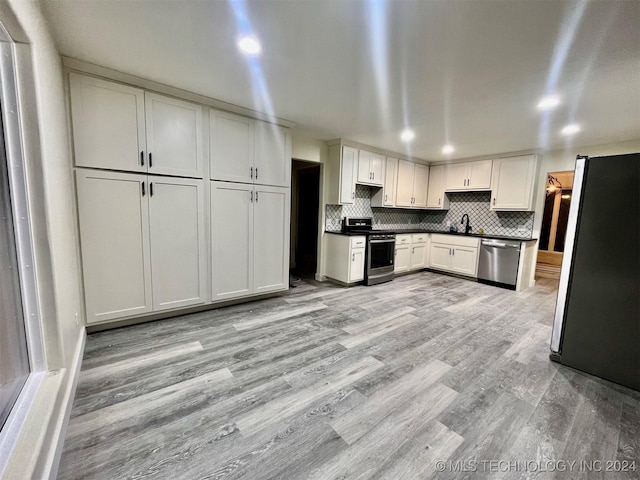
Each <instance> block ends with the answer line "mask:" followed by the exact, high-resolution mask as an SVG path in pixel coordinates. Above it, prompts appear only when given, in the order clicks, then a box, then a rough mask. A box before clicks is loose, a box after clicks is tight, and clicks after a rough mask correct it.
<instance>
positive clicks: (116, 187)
mask: <svg viewBox="0 0 640 480" xmlns="http://www.w3.org/2000/svg"><path fill="white" fill-rule="evenodd" d="M76 185H77V193H78V213H79V225H80V240H81V254H82V269H83V277H84V291H85V301H86V309H87V322H88V323H99V322H103V321H108V320H113V319H117V318H123V317H130V316H135V315H140V314H143V313H148V312H155V311H163V310H168V309H173V308H179V307H185V306H192V305H199V304H203V303H205V301H206V296H207V295H206V291H207V287H206V282H207V273H206V268H203V267H204V266H205V265H206V257H207V255H206V241H205V213H204V192H203V183H202V181H201V180H190V179H183V178H171V177H156V176H147V175H143V174H131V173H117V172H105V171H98V170H89V169H77V171H76Z"/></svg>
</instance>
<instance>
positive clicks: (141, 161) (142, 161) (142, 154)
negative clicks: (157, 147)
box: [140, 150, 144, 167]
mask: <svg viewBox="0 0 640 480" xmlns="http://www.w3.org/2000/svg"><path fill="white" fill-rule="evenodd" d="M140 166H142V167H144V150H143V151H141V152H140Z"/></svg>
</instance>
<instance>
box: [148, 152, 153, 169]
mask: <svg viewBox="0 0 640 480" xmlns="http://www.w3.org/2000/svg"><path fill="white" fill-rule="evenodd" d="M149 167H153V157H152V156H151V152H149Z"/></svg>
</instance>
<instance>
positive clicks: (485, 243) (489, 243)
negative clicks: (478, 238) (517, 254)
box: [482, 240, 520, 249]
mask: <svg viewBox="0 0 640 480" xmlns="http://www.w3.org/2000/svg"><path fill="white" fill-rule="evenodd" d="M482 245H483V246H485V247H496V248H517V249H520V244H519V243H518V244H515V243H504V242H492V241H487V240H482Z"/></svg>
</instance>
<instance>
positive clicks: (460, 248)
mask: <svg viewBox="0 0 640 480" xmlns="http://www.w3.org/2000/svg"><path fill="white" fill-rule="evenodd" d="M479 245H480V242H479V239H478V238H475V237H457V236H454V235H437V234H433V235H432V236H431V246H430V249H429V267H430V268H435V269H438V270H444V271H447V272H451V273H456V274H458V275H466V276H470V277H476V276H477V274H478V248H479Z"/></svg>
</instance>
